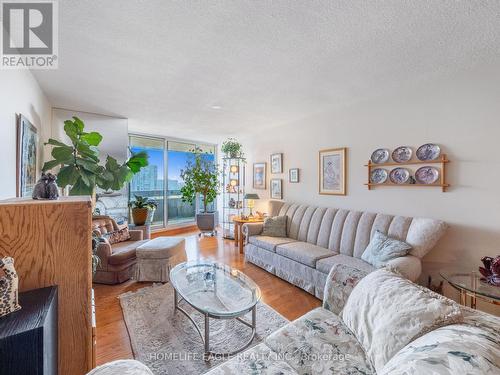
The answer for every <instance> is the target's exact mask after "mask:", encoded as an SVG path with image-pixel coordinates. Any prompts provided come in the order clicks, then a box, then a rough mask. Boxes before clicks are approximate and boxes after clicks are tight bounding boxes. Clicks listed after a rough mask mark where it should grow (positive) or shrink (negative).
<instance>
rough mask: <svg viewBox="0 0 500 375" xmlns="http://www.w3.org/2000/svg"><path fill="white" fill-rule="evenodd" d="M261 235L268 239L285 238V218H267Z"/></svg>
mask: <svg viewBox="0 0 500 375" xmlns="http://www.w3.org/2000/svg"><path fill="white" fill-rule="evenodd" d="M261 234H262V235H263V236H270V237H286V216H273V217H267V218H266V219H265V220H264V227H263V228H262V233H261Z"/></svg>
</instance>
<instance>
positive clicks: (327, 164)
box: [319, 148, 346, 195]
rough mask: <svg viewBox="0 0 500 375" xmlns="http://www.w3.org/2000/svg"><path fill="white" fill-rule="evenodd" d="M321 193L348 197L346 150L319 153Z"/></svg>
mask: <svg viewBox="0 0 500 375" xmlns="http://www.w3.org/2000/svg"><path fill="white" fill-rule="evenodd" d="M319 193H320V194H331V195H346V148H333V149H329V150H321V151H319Z"/></svg>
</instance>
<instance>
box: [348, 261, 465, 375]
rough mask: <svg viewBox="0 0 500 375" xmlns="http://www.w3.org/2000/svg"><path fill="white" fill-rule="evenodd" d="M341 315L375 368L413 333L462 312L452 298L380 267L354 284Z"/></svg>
mask: <svg viewBox="0 0 500 375" xmlns="http://www.w3.org/2000/svg"><path fill="white" fill-rule="evenodd" d="M342 319H343V321H344V322H345V324H346V325H347V326H348V327H349V329H350V330H351V331H352V332H353V333H354V334H355V335H356V337H357V339H358V340H359V342H360V343H361V345H363V348H364V349H365V350H366V353H367V356H368V358H369V359H370V360H371V361H372V363H373V365H374V366H375V369H376V370H377V371H379V370H381V369H382V367H384V365H385V364H386V363H387V362H388V361H389V360H390V359H391V358H392V357H393V356H394V355H395V354H396V353H397V352H398V351H399V350H401V349H402V348H403V347H404V346H406V345H407V344H408V343H410V342H411V341H413V340H414V339H415V338H416V337H419V336H420V335H423V334H425V333H426V332H429V331H431V330H433V329H436V328H438V327H440V326H444V325H448V324H454V323H457V322H460V321H462V320H463V316H462V312H461V310H460V306H459V305H458V304H457V303H455V302H454V301H452V300H450V299H448V298H445V297H443V296H441V295H439V294H437V293H434V292H432V291H431V290H430V289H427V288H424V287H422V286H420V285H417V284H414V283H412V282H411V281H409V280H407V279H406V278H404V277H403V276H400V275H396V274H395V273H393V272H390V271H388V270H386V269H380V270H377V271H374V272H372V273H370V274H368V275H367V276H366V277H364V278H363V279H362V280H361V281H360V282H359V283H358V285H356V287H355V288H354V290H353V291H352V293H351V295H350V296H349V299H348V300H347V303H346V304H345V306H344V309H343V310H342Z"/></svg>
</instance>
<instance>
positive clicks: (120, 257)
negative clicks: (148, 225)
mask: <svg viewBox="0 0 500 375" xmlns="http://www.w3.org/2000/svg"><path fill="white" fill-rule="evenodd" d="M147 241H148V240H143V241H124V242H120V243H117V244H114V245H113V246H112V251H113V253H112V254H111V256H110V257H109V258H108V263H109V264H114V265H118V264H123V263H127V262H128V261H129V260H130V259H135V252H136V249H137V247H138V246H140V245H142V244H143V243H146V242H147Z"/></svg>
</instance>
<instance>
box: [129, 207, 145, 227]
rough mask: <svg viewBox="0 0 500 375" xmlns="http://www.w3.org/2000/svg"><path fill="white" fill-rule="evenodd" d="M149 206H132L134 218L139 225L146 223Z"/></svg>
mask: <svg viewBox="0 0 500 375" xmlns="http://www.w3.org/2000/svg"><path fill="white" fill-rule="evenodd" d="M148 213H149V208H132V220H133V221H134V224H135V225H137V226H141V225H144V224H146V221H147V220H148Z"/></svg>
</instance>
